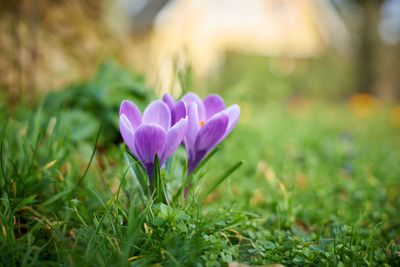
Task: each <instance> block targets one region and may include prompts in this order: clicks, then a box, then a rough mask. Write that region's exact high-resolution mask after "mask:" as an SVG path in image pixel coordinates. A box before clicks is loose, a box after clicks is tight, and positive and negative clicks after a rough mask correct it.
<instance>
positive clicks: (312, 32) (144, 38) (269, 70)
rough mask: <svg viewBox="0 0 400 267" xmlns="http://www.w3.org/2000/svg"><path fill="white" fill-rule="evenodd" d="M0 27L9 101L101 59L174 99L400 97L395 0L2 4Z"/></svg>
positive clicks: (399, 5) (399, 19) (0, 81)
mask: <svg viewBox="0 0 400 267" xmlns="http://www.w3.org/2000/svg"><path fill="white" fill-rule="evenodd" d="M0 29H1V35H0V58H1V61H0V73H1V77H0V88H1V91H2V93H3V94H4V93H5V95H6V98H7V99H8V100H10V101H12V102H13V101H18V100H19V99H21V98H24V97H28V98H29V99H31V100H32V99H35V98H37V96H38V95H40V94H43V93H44V92H48V91H50V90H54V89H56V88H60V87H62V86H65V85H66V84H68V83H70V82H71V81H77V80H83V79H87V78H89V77H92V76H93V75H94V73H95V72H96V70H97V69H98V66H99V64H101V63H102V62H104V61H105V60H110V59H112V60H114V61H116V62H118V63H119V64H122V65H123V66H125V67H128V68H130V69H133V70H134V71H135V72H136V73H139V74H142V75H144V77H145V79H146V81H147V83H148V84H150V85H151V86H152V87H153V88H154V89H156V91H157V92H159V93H162V92H165V91H170V92H172V93H173V94H174V95H175V96H179V95H180V94H181V93H182V90H185V89H187V88H183V87H190V88H189V89H190V90H195V91H200V92H201V91H204V92H206V91H207V90H208V89H210V90H211V91H217V92H218V91H220V90H229V91H235V90H233V88H235V87H241V89H242V90H239V91H240V92H237V94H239V95H237V97H240V98H244V100H261V101H262V100H263V99H265V98H268V99H269V98H287V97H291V96H304V97H317V98H323V99H330V100H344V99H348V98H349V97H350V96H351V95H354V94H356V93H359V94H368V95H371V96H374V97H378V98H379V99H381V100H384V101H390V102H395V101H397V100H398V99H399V97H400V93H399V91H400V75H399V74H398V72H399V70H400V61H399V59H400V1H399V0H385V1H384V0H297V1H290V0H252V1H250V2H249V1H245V0H229V1H228V0H220V1H212V0H205V1H199V0H108V1H98V0H84V1H78V0H21V1H12V0H5V1H3V2H2V5H1V7H0ZM235 92H236V91H235ZM260 95H262V96H263V97H261V98H260ZM249 98H253V99H249ZM361 101H374V100H371V98H369V97H368V96H367V97H366V96H365V95H362V96H361Z"/></svg>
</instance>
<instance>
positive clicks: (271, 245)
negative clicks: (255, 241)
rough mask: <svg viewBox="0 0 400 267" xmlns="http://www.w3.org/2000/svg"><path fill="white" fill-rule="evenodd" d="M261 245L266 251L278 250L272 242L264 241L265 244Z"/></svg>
mask: <svg viewBox="0 0 400 267" xmlns="http://www.w3.org/2000/svg"><path fill="white" fill-rule="evenodd" d="M261 244H262V245H263V247H264V248H266V249H275V248H276V245H275V244H274V243H273V242H271V241H264V242H261Z"/></svg>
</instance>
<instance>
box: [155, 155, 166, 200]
mask: <svg viewBox="0 0 400 267" xmlns="http://www.w3.org/2000/svg"><path fill="white" fill-rule="evenodd" d="M152 190H153V194H155V200H154V202H155V203H165V204H168V201H167V196H166V195H165V187H164V183H163V180H162V177H161V170H160V162H159V160H158V155H157V153H156V155H155V156H154V165H153V184H152Z"/></svg>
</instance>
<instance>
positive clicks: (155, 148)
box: [134, 124, 166, 166]
mask: <svg viewBox="0 0 400 267" xmlns="http://www.w3.org/2000/svg"><path fill="white" fill-rule="evenodd" d="M165 139H166V133H165V131H164V129H163V128H161V127H160V126H159V125H157V124H142V125H140V126H139V127H138V128H137V129H136V131H135V134H134V142H135V148H136V151H137V156H138V159H139V160H141V161H143V164H144V166H146V165H148V164H149V163H153V162H154V156H155V155H156V153H157V154H158V155H162V153H163V152H164V148H165Z"/></svg>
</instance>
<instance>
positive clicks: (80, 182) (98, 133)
mask: <svg viewBox="0 0 400 267" xmlns="http://www.w3.org/2000/svg"><path fill="white" fill-rule="evenodd" d="M100 132H101V126H100V128H99V131H98V132H97V136H96V141H95V142H94V148H93V152H92V155H91V156H90V160H89V163H88V165H87V166H86V169H85V172H84V173H83V175H82V177H81V178H80V179H79V181H78V183H77V185H76V187H77V188H79V187H80V186H81V184H82V182H83V179H85V177H86V175H87V173H88V171H89V167H90V165H91V164H92V161H93V158H94V154H95V153H96V149H97V143H98V141H99V136H100Z"/></svg>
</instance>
